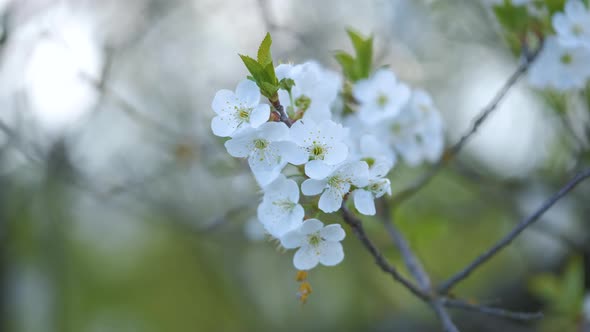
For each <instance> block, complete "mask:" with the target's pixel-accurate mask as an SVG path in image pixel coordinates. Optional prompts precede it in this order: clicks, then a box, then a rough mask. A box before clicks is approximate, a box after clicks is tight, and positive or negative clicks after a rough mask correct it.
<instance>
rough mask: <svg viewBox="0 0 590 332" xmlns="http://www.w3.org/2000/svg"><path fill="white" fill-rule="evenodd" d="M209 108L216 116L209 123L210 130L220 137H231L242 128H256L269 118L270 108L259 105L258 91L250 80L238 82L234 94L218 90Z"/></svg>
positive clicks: (265, 105)
mask: <svg viewBox="0 0 590 332" xmlns="http://www.w3.org/2000/svg"><path fill="white" fill-rule="evenodd" d="M211 108H213V111H215V113H216V114H217V116H216V117H214V118H213V120H212V121H211V130H213V134H215V135H217V136H221V137H229V136H233V135H234V134H235V133H236V132H237V131H239V130H240V129H243V128H249V127H252V128H257V127H258V126H260V125H261V124H263V123H265V122H266V121H268V118H269V116H270V106H269V105H267V104H260V90H259V89H258V86H257V85H256V83H254V82H252V81H250V80H244V81H242V82H240V83H239V84H238V86H237V88H236V91H235V93H234V92H233V91H230V90H219V91H218V92H217V93H216V94H215V98H213V102H212V103H211Z"/></svg>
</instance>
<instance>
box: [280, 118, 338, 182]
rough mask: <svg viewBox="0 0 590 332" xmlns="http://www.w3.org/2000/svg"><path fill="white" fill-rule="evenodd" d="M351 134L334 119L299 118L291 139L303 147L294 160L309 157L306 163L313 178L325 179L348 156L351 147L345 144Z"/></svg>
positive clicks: (307, 169)
mask: <svg viewBox="0 0 590 332" xmlns="http://www.w3.org/2000/svg"><path fill="white" fill-rule="evenodd" d="M347 134H348V131H347V130H346V129H345V128H343V127H342V125H340V124H337V123H335V122H333V121H331V120H325V121H323V122H320V123H316V122H314V121H312V120H306V119H303V120H299V121H297V122H295V123H294V124H293V126H291V139H292V140H293V142H295V144H297V145H298V146H299V147H300V149H299V154H297V155H295V154H294V155H293V159H294V160H295V161H297V162H299V163H303V162H307V161H308V160H309V162H307V163H306V164H305V174H306V175H307V176H309V177H310V178H312V179H322V178H324V177H326V176H327V175H328V174H329V173H330V172H331V171H332V170H333V169H334V166H335V165H337V164H339V163H341V162H343V161H344V160H345V159H346V157H347V156H348V146H347V145H346V144H345V143H344V139H345V138H346V136H347Z"/></svg>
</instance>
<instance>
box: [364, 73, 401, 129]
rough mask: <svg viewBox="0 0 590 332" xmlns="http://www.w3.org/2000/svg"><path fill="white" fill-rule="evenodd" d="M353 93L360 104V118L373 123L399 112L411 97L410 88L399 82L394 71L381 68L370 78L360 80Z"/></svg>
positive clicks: (390, 117)
mask: <svg viewBox="0 0 590 332" xmlns="http://www.w3.org/2000/svg"><path fill="white" fill-rule="evenodd" d="M352 94H353V96H354V98H355V99H356V100H357V101H358V103H359V104H360V106H359V109H358V117H359V119H360V120H361V121H363V122H365V123H366V124H370V125H373V124H377V123H379V122H380V121H383V120H385V119H392V118H394V117H395V116H396V115H397V114H399V112H400V110H401V109H402V107H403V106H404V105H405V104H406V103H407V101H408V99H409V97H410V88H409V87H408V86H407V85H406V84H404V83H401V82H399V81H398V80H397V78H396V77H395V74H394V73H393V72H392V71H390V70H387V69H380V70H378V71H377V72H375V73H374V74H373V75H372V76H371V77H370V78H368V79H364V80H360V81H358V82H357V83H356V84H355V85H354V86H353V88H352Z"/></svg>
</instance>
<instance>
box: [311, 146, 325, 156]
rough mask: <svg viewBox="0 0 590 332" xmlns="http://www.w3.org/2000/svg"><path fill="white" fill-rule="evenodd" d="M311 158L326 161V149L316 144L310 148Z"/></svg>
mask: <svg viewBox="0 0 590 332" xmlns="http://www.w3.org/2000/svg"><path fill="white" fill-rule="evenodd" d="M310 153H311V158H312V159H320V160H323V159H324V154H326V147H325V146H323V145H320V144H317V143H314V144H313V145H312V146H311V148H310Z"/></svg>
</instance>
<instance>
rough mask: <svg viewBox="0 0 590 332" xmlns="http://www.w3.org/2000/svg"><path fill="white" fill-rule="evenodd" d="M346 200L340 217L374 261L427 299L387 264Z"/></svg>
mask: <svg viewBox="0 0 590 332" xmlns="http://www.w3.org/2000/svg"><path fill="white" fill-rule="evenodd" d="M345 204H346V202H344V203H342V209H341V211H342V218H343V219H344V221H345V222H346V223H347V224H348V225H349V226H350V227H351V228H352V231H353V233H354V235H356V237H357V238H358V239H359V240H360V241H361V242H362V244H363V245H364V246H365V248H367V250H368V251H369V253H370V254H371V255H372V256H373V258H375V263H376V264H377V265H378V266H379V267H380V268H381V270H383V271H384V272H385V273H387V274H389V275H391V277H392V278H393V279H394V280H395V281H397V282H399V283H400V284H402V285H403V286H404V287H405V288H407V289H408V290H409V291H410V292H411V293H412V294H414V295H416V296H417V297H418V298H420V299H423V300H425V301H427V300H428V296H427V295H426V294H424V292H422V290H420V289H419V288H418V287H416V286H415V285H414V284H413V283H412V282H411V281H410V280H408V279H406V278H405V277H404V276H402V275H401V274H400V273H399V272H398V271H397V269H396V268H395V267H394V266H392V265H391V264H389V262H388V261H387V259H385V257H383V254H382V253H381V252H380V251H379V249H377V247H376V246H375V244H373V242H372V241H371V240H370V239H369V238H368V236H367V233H366V232H365V229H364V228H363V225H362V223H361V221H360V220H359V219H358V218H356V217H355V216H354V215H353V214H352V213H351V212H350V210H348V208H347V207H346V205H345Z"/></svg>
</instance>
